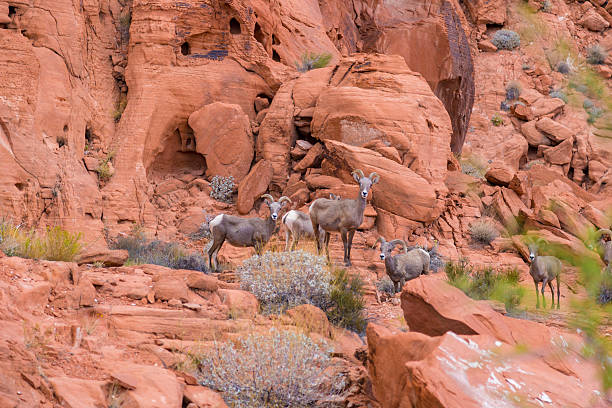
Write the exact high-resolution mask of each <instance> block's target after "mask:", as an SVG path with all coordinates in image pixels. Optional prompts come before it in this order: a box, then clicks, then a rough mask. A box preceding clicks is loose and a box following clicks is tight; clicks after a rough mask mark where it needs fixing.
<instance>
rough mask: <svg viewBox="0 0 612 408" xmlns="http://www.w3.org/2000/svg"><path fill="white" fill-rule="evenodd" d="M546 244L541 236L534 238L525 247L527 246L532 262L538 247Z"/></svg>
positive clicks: (536, 254)
mask: <svg viewBox="0 0 612 408" xmlns="http://www.w3.org/2000/svg"><path fill="white" fill-rule="evenodd" d="M543 245H546V241H545V240H544V239H543V238H536V239H535V240H534V241H532V242H531V243H529V245H527V247H528V248H529V260H530V261H532V262H533V260H534V259H535V258H536V256H538V249H539V248H540V247H541V246H543Z"/></svg>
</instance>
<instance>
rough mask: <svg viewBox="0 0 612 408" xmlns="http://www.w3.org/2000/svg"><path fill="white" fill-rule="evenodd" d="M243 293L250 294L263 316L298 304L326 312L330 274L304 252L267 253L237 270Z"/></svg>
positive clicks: (320, 259)
mask: <svg viewBox="0 0 612 408" xmlns="http://www.w3.org/2000/svg"><path fill="white" fill-rule="evenodd" d="M237 272H238V275H239V276H240V280H241V284H242V287H243V289H245V290H248V291H250V292H252V293H253V294H254V295H255V297H256V298H257V299H259V301H260V302H261V305H262V308H263V311H264V312H266V313H280V312H283V311H285V310H287V309H289V308H291V307H294V306H298V305H301V304H311V305H314V306H317V307H319V308H321V309H323V310H325V309H326V308H327V307H328V305H329V303H330V293H331V282H332V279H333V277H332V274H331V273H330V271H329V268H328V267H327V263H326V261H325V259H324V258H323V257H320V256H315V255H313V254H311V253H308V252H305V251H293V252H266V253H264V254H263V255H261V256H258V255H255V256H253V257H251V258H249V259H247V260H246V261H244V262H243V264H242V266H241V267H240V268H238V271H237Z"/></svg>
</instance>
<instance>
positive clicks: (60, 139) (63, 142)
mask: <svg viewBox="0 0 612 408" xmlns="http://www.w3.org/2000/svg"><path fill="white" fill-rule="evenodd" d="M66 144H67V142H66V138H65V137H63V136H58V137H57V145H58V146H59V147H64V146H65V145H66Z"/></svg>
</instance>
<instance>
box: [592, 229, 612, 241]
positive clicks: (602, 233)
mask: <svg viewBox="0 0 612 408" xmlns="http://www.w3.org/2000/svg"><path fill="white" fill-rule="evenodd" d="M604 234H608V236H609V237H610V239H612V231H610V230H609V229H607V228H602V229H600V230H597V232H596V233H595V236H596V237H597V238H598V239H601V237H602V236H603V235H604Z"/></svg>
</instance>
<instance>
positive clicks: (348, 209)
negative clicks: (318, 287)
mask: <svg viewBox="0 0 612 408" xmlns="http://www.w3.org/2000/svg"><path fill="white" fill-rule="evenodd" d="M352 175H353V178H354V179H355V181H356V182H357V183H359V196H358V197H357V198H356V199H354V200H349V199H342V200H329V199H327V198H319V199H317V200H314V201H313V203H312V204H310V221H311V223H312V230H313V231H318V230H319V227H321V228H322V229H323V230H325V237H324V240H323V242H321V239H319V235H318V234H317V235H315V238H316V240H317V252H318V253H319V254H321V251H322V250H323V248H322V247H323V245H325V252H326V253H327V260H328V262H330V263H331V259H330V257H329V234H330V232H339V233H340V236H341V237H342V244H343V246H344V264H345V265H346V266H351V246H352V245H353V236H354V235H355V230H356V229H357V228H359V226H360V225H361V223H362V222H363V212H364V211H365V207H366V201H367V198H368V193H369V192H370V189H371V188H372V185H374V184H376V183H378V180H379V179H380V177H379V176H378V174H376V173H371V174H370V176H369V177H365V176H364V174H363V171H361V170H355V171H353V173H352Z"/></svg>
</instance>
